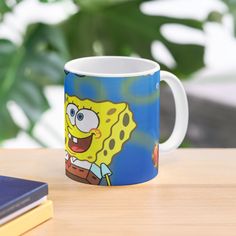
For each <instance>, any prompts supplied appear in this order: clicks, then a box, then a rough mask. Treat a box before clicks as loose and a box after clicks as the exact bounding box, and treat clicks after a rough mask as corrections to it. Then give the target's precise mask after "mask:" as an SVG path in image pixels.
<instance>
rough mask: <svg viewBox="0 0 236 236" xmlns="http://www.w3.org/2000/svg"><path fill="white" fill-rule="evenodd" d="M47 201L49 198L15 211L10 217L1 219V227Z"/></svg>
mask: <svg viewBox="0 0 236 236" xmlns="http://www.w3.org/2000/svg"><path fill="white" fill-rule="evenodd" d="M46 200H47V197H43V198H41V199H39V200H37V201H35V202H33V203H31V204H29V205H28V206H25V207H23V208H21V209H19V210H17V211H15V212H13V213H11V214H10V215H7V216H5V217H3V218H1V219H0V226H1V225H2V224H5V223H7V222H8V221H10V220H12V219H14V218H16V217H17V216H19V215H22V214H24V213H25V212H27V211H29V210H31V209H33V208H34V207H36V206H38V205H40V204H41V203H43V202H44V201H46Z"/></svg>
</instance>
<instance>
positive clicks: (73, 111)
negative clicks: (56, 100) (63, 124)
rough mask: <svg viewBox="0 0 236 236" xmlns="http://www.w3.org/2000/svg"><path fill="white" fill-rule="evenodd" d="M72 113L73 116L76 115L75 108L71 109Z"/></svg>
mask: <svg viewBox="0 0 236 236" xmlns="http://www.w3.org/2000/svg"><path fill="white" fill-rule="evenodd" d="M70 115H71V116H72V117H73V116H74V115H75V110H74V109H73V108H72V109H70Z"/></svg>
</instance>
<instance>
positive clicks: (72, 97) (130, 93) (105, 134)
mask: <svg viewBox="0 0 236 236" xmlns="http://www.w3.org/2000/svg"><path fill="white" fill-rule="evenodd" d="M65 73H66V78H65V149H66V160H65V164H66V175H67V176H68V177H70V178H71V179H73V180H76V181H79V182H83V183H88V184H94V185H129V184H136V183H142V182H145V181H148V180H150V179H152V178H154V177H155V176H156V175H157V174H158V157H159V151H160V152H167V151H170V150H173V149H176V148H177V147H178V146H179V145H180V143H181V142H182V140H183V138H184V136H185V133H186V129H187V124H188V104H187V98H186V94H185V92H184V89H183V86H182V84H181V83H180V81H179V80H178V79H177V78H176V77H175V76H174V75H173V74H171V73H169V72H165V71H160V66H159V65H158V64H157V63H156V62H154V61H151V60H147V59H142V58H133V57H119V56H101V57H85V58H79V59H75V60H72V61H69V62H67V63H66V65H65ZM160 81H165V82H166V83H167V84H168V85H169V86H170V88H171V90H172V92H173V95H174V100H175V108H176V120H175V126H174V129H173V132H172V134H171V136H170V138H169V139H168V140H167V141H166V142H164V143H162V144H159V138H160V134H159V131H160V129H159V120H160V111H159V104H160V89H159V88H160Z"/></svg>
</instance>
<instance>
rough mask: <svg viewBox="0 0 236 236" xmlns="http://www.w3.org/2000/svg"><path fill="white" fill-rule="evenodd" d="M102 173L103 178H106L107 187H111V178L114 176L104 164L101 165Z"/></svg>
mask: <svg viewBox="0 0 236 236" xmlns="http://www.w3.org/2000/svg"><path fill="white" fill-rule="evenodd" d="M101 173H102V177H104V178H106V181H107V186H111V180H110V177H109V176H110V175H112V172H111V170H110V169H109V168H108V166H107V165H106V164H104V163H102V164H101Z"/></svg>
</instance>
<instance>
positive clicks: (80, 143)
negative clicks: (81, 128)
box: [68, 133, 93, 153]
mask: <svg viewBox="0 0 236 236" xmlns="http://www.w3.org/2000/svg"><path fill="white" fill-rule="evenodd" d="M92 138H93V135H92V134H91V135H90V136H88V137H86V138H76V137H74V136H72V135H71V134H70V133H69V142H68V146H69V148H70V149H71V150H72V151H73V152H78V153H80V152H85V151H87V150H88V149H89V147H90V145H91V142H92Z"/></svg>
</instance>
